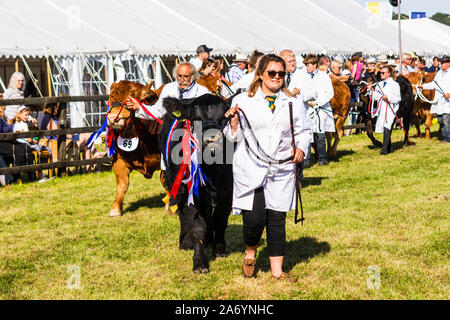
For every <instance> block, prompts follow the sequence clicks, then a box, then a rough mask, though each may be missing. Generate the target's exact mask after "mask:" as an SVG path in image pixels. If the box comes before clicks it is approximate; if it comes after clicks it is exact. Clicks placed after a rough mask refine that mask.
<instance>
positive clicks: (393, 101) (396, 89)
mask: <svg viewBox="0 0 450 320" xmlns="http://www.w3.org/2000/svg"><path fill="white" fill-rule="evenodd" d="M383 93H384V94H383ZM384 95H386V96H387V97H388V101H389V104H390V106H391V107H392V108H390V107H389V105H388V104H387V103H386V101H384V99H381V100H380V98H381V97H382V96H384ZM373 99H375V101H379V103H378V109H377V113H376V115H377V116H378V119H377V124H376V126H375V132H376V133H383V129H384V128H386V129H389V130H391V129H392V124H393V123H394V121H395V118H396V117H395V115H396V113H397V111H398V107H399V103H400V101H401V100H402V96H401V94H400V85H399V84H398V83H397V82H396V81H394V79H392V78H388V79H387V80H385V81H380V82H379V83H378V84H377V85H376V86H375V89H374V91H373Z"/></svg>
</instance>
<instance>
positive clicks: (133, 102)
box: [125, 97, 141, 110]
mask: <svg viewBox="0 0 450 320" xmlns="http://www.w3.org/2000/svg"><path fill="white" fill-rule="evenodd" d="M125 105H126V106H127V108H129V109H133V110H139V108H140V107H141V106H140V105H139V102H137V101H136V99H133V98H132V97H128V99H127V100H125Z"/></svg>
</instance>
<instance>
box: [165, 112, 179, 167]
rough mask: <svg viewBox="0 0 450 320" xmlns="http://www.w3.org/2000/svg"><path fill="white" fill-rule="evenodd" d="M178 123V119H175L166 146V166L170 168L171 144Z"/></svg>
mask: <svg viewBox="0 0 450 320" xmlns="http://www.w3.org/2000/svg"><path fill="white" fill-rule="evenodd" d="M177 125H178V119H175V120H174V121H173V123H172V126H171V127H170V130H169V134H168V135H167V140H166V146H165V148H164V154H165V156H166V168H169V145H170V142H171V141H172V136H173V133H174V131H175V129H176V127H177Z"/></svg>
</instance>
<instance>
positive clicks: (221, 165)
mask: <svg viewBox="0 0 450 320" xmlns="http://www.w3.org/2000/svg"><path fill="white" fill-rule="evenodd" d="M163 105H164V107H165V108H166V110H167V113H166V114H165V116H164V118H163V126H162V128H161V131H160V135H159V137H160V148H161V150H162V151H163V157H164V161H165V165H166V170H165V172H164V181H165V182H164V183H165V188H166V189H167V190H169V191H170V190H172V187H173V185H174V182H175V178H176V176H177V173H178V171H179V169H180V164H179V163H180V162H181V161H180V159H178V161H174V160H175V159H173V156H171V152H172V151H173V150H174V148H175V147H177V146H178V147H180V145H181V141H182V137H181V135H178V136H175V135H173V136H172V139H171V141H169V142H168V136H169V133H170V132H172V130H173V129H174V128H172V125H173V124H174V121H175V120H179V122H178V125H176V126H175V127H176V128H178V129H182V128H183V127H184V126H185V124H186V120H189V121H190V122H191V125H192V128H191V129H192V130H191V131H192V132H202V134H203V138H202V139H201V141H199V142H200V144H201V148H202V153H203V155H210V156H215V157H216V159H219V161H216V163H205V161H204V162H203V163H202V164H201V169H202V171H203V172H204V174H205V176H206V178H207V179H206V184H205V185H200V187H199V190H198V197H197V196H194V204H193V205H188V189H187V186H186V184H184V183H181V185H180V189H179V191H178V194H177V195H176V197H175V198H174V197H172V196H171V199H170V206H173V205H175V204H176V205H177V206H178V212H179V219H180V239H179V241H180V242H179V246H180V249H183V250H188V249H194V256H193V271H194V272H196V273H207V272H208V271H209V259H208V253H207V246H208V244H211V245H212V249H213V255H214V256H225V255H226V254H227V253H226V242H225V230H226V227H227V224H228V216H229V214H230V212H231V202H232V193H233V192H232V188H233V173H232V165H231V161H228V163H227V161H226V153H225V150H226V143H227V140H226V139H225V138H224V137H223V136H222V132H221V131H222V127H223V125H224V123H225V122H224V114H225V112H226V110H228V105H227V104H226V103H225V102H224V101H223V100H222V99H220V98H218V97H216V96H213V95H210V94H206V95H203V96H201V97H198V98H195V99H189V100H182V101H180V100H178V99H176V98H165V99H164V101H163ZM199 121H201V122H199ZM200 124H201V128H200V127H198V126H199V125H200ZM171 128H172V129H171ZM211 129H213V130H211ZM182 130H183V129H182ZM182 132H183V131H182ZM228 143H229V142H228ZM166 146H168V150H167V151H166ZM231 148H232V145H231ZM180 149H181V148H180ZM231 150H232V149H231ZM166 153H168V154H169V156H166ZM203 158H204V157H203Z"/></svg>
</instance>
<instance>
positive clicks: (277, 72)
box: [267, 70, 286, 79]
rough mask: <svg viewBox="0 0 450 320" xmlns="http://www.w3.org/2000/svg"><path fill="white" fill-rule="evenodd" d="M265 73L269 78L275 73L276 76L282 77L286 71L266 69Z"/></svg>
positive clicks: (273, 76)
mask: <svg viewBox="0 0 450 320" xmlns="http://www.w3.org/2000/svg"><path fill="white" fill-rule="evenodd" d="M267 74H268V75H269V78H270V79H273V78H275V76H276V75H277V74H278V77H280V78H284V77H285V76H286V71H273V70H270V71H267Z"/></svg>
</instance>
